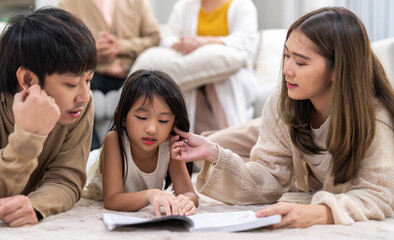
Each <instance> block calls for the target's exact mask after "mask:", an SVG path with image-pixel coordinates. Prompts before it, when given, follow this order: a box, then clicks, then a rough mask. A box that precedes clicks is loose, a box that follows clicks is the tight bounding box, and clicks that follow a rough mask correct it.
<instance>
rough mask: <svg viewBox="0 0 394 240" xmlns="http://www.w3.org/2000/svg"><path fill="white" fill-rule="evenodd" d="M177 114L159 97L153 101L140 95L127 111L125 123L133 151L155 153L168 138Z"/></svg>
mask: <svg viewBox="0 0 394 240" xmlns="http://www.w3.org/2000/svg"><path fill="white" fill-rule="evenodd" d="M174 122H175V115H174V114H173V113H172V111H171V109H170V108H169V107H168V105H167V104H166V103H165V102H164V101H163V100H162V99H161V98H159V97H156V96H154V97H153V99H152V101H149V100H147V99H145V98H144V97H140V98H139V99H138V100H137V101H136V102H135V103H134V105H133V106H132V107H131V109H130V111H129V112H128V113H127V116H126V120H125V122H124V123H123V124H124V126H126V129H127V134H128V136H129V139H130V145H131V151H132V153H134V154H135V153H137V154H138V153H143V154H147V153H153V152H154V151H156V150H157V148H158V147H159V145H160V144H162V143H163V142H164V141H165V140H167V138H168V136H169V134H170V132H171V130H172V128H173V126H174Z"/></svg>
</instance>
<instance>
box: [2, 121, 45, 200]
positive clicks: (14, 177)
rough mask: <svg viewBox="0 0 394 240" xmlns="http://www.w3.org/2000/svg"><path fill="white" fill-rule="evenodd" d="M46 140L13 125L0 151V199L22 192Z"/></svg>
mask: <svg viewBox="0 0 394 240" xmlns="http://www.w3.org/2000/svg"><path fill="white" fill-rule="evenodd" d="M46 138H47V135H45V136H42V135H37V134H34V133H29V132H26V131H25V130H24V129H23V128H21V127H19V126H18V125H15V130H14V132H13V133H11V134H10V135H9V137H8V145H7V146H6V147H5V148H4V149H1V150H0V198H2V197H8V196H13V195H17V194H20V193H21V192H22V190H23V189H24V188H25V186H26V184H27V182H28V180H29V177H30V174H31V173H32V172H33V171H34V170H35V168H36V167H37V163H38V160H37V158H38V156H39V155H40V153H41V151H42V147H43V145H44V142H45V140H46Z"/></svg>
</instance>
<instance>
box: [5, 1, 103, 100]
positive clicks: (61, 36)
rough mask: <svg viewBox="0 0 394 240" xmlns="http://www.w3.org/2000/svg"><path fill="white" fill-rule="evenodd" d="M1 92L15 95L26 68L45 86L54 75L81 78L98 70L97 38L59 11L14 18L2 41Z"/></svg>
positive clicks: (36, 12)
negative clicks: (20, 71) (19, 74)
mask: <svg viewBox="0 0 394 240" xmlns="http://www.w3.org/2000/svg"><path fill="white" fill-rule="evenodd" d="M0 53H1V57H0V79H1V81H0V89H1V90H0V91H1V92H3V93H11V94H15V93H16V92H17V86H18V80H17V78H16V71H17V69H18V68H19V67H21V66H23V67H24V68H26V69H29V70H30V71H32V72H33V73H35V74H36V75H37V77H38V79H39V81H40V85H41V86H44V84H45V76H46V75H51V74H54V73H58V74H63V73H72V74H75V75H79V74H81V73H83V72H86V71H89V70H94V69H95V68H96V63H97V56H96V45H95V41H94V38H93V36H92V34H91V33H90V31H89V30H88V28H87V27H86V26H85V24H84V23H83V22H82V21H81V20H79V19H78V18H76V17H74V16H73V15H71V14H70V13H68V12H66V11H64V10H61V9H58V8H41V9H39V10H37V11H35V12H26V13H19V14H16V15H14V16H13V17H12V18H11V19H10V21H9V24H8V25H7V27H6V28H5V29H4V31H3V32H2V34H1V38H0Z"/></svg>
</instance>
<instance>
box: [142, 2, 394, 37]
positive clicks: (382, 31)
mask: <svg viewBox="0 0 394 240" xmlns="http://www.w3.org/2000/svg"><path fill="white" fill-rule="evenodd" d="M149 1H150V2H151V5H152V7H153V9H154V11H155V14H156V16H157V18H158V20H159V21H160V22H161V23H165V22H166V21H167V19H168V16H169V14H170V12H171V7H172V6H173V5H174V3H175V2H176V0H149ZM253 2H254V3H255V5H256V7H257V11H258V17H259V28H261V29H269V28H288V27H289V26H290V25H291V23H293V22H294V21H295V20H296V19H298V18H299V17H301V16H302V15H303V14H305V13H307V12H309V11H311V10H314V9H317V8H320V7H326V6H343V7H346V8H348V9H350V10H351V11H353V12H354V13H355V14H356V15H357V16H358V17H359V18H360V19H361V20H362V21H363V23H364V25H365V27H366V29H367V31H368V34H369V37H370V40H371V41H375V40H379V39H383V38H388V37H394V0H253ZM390 13H391V14H390Z"/></svg>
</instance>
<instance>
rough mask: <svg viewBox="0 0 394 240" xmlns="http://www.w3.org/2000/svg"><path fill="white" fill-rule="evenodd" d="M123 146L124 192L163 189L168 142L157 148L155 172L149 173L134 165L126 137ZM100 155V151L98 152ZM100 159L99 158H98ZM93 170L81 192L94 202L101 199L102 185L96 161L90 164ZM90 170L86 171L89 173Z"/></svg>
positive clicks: (168, 156)
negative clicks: (125, 173)
mask: <svg viewBox="0 0 394 240" xmlns="http://www.w3.org/2000/svg"><path fill="white" fill-rule="evenodd" d="M123 142H124V145H125V155H126V156H127V167H128V171H127V176H126V181H125V184H124V191H125V192H139V191H142V190H146V189H152V188H157V189H163V187H164V179H165V177H166V175H167V170H168V165H169V163H170V151H169V150H168V140H167V141H165V142H164V143H162V144H161V145H160V146H159V154H158V160H157V165H156V169H155V171H153V172H151V173H145V172H142V171H141V170H140V169H138V167H137V166H136V165H135V163H134V161H133V157H132V155H131V149H130V141H129V138H128V137H127V136H125V137H124V138H123ZM100 154H101V150H100ZM99 159H101V157H99ZM90 165H91V167H92V168H94V172H95V173H94V176H93V177H92V179H90V180H89V179H88V181H87V183H86V187H85V189H84V191H83V196H84V197H88V198H93V199H96V200H102V199H103V183H102V181H103V180H102V179H103V177H102V174H101V172H100V163H99V161H98V160H96V162H95V163H93V164H90ZM91 171H92V170H91V169H90V170H88V172H91Z"/></svg>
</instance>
